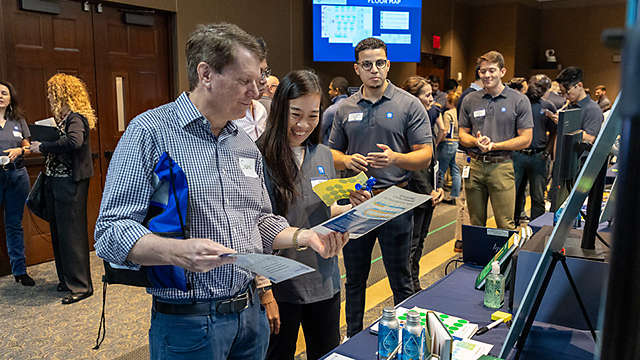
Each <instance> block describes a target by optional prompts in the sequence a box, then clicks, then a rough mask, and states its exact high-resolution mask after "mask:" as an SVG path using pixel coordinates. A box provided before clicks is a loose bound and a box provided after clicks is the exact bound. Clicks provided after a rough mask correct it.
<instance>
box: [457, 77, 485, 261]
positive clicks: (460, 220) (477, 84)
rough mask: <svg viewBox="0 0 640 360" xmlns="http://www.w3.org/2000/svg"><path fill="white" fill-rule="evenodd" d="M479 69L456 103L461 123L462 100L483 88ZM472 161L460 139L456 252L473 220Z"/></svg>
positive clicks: (459, 249) (459, 248)
mask: <svg viewBox="0 0 640 360" xmlns="http://www.w3.org/2000/svg"><path fill="white" fill-rule="evenodd" d="M479 70H480V66H479V65H476V67H475V71H474V76H475V80H474V81H473V82H472V83H471V84H469V87H468V88H466V89H464V91H463V92H462V93H461V94H460V98H459V99H458V104H457V105H456V114H457V116H458V124H459V123H460V105H462V100H463V99H464V98H465V97H466V96H467V95H469V94H471V93H472V92H474V91H478V90H482V79H480V72H479ZM458 132H459V128H458ZM470 161H471V158H470V157H469V156H468V155H467V148H465V147H464V146H463V145H462V144H460V142H459V141H458V151H456V165H458V169H459V170H460V196H458V198H457V199H456V210H457V211H456V213H457V218H456V230H455V238H456V242H455V245H454V247H453V251H455V252H462V225H470V224H471V220H470V219H469V210H468V208H467V195H466V191H465V179H466V178H468V177H469V170H468V169H469V163H470ZM465 168H466V169H467V171H465Z"/></svg>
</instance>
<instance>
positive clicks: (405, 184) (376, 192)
mask: <svg viewBox="0 0 640 360" xmlns="http://www.w3.org/2000/svg"><path fill="white" fill-rule="evenodd" d="M407 185H409V182H408V181H403V182H401V183H399V184H394V185H391V186H397V187H401V188H406V187H407ZM391 186H387V187H383V188H376V189H372V190H371V192H372V193H373V195H374V196H375V195H378V194H380V193H381V192H383V191H385V190H387V189H388V188H390V187H391Z"/></svg>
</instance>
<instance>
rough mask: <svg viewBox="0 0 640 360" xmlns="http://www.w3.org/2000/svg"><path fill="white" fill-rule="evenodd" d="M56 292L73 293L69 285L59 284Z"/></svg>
mask: <svg viewBox="0 0 640 360" xmlns="http://www.w3.org/2000/svg"><path fill="white" fill-rule="evenodd" d="M56 291H60V292H63V291H71V289H69V288H68V287H67V285H65V283H58V286H56Z"/></svg>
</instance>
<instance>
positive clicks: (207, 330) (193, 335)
mask: <svg viewBox="0 0 640 360" xmlns="http://www.w3.org/2000/svg"><path fill="white" fill-rule="evenodd" d="M212 306H215V303H213V302H212ZM268 345H269V322H268V320H267V314H266V312H265V310H264V308H263V307H262V305H260V299H259V298H258V295H257V292H255V291H254V294H253V301H252V303H251V305H250V306H249V307H248V308H246V309H244V310H242V311H241V312H239V313H233V314H218V313H216V311H215V309H211V313H210V314H209V315H170V314H163V313H159V312H156V311H153V310H152V311H151V329H149V351H150V353H151V359H154V360H155V359H158V360H160V359H162V360H165V359H170V360H171V359H189V360H200V359H203V360H204V359H207V360H214V359H215V360H218V359H220V360H222V359H255V360H263V359H264V357H265V355H266V354H267V346H268Z"/></svg>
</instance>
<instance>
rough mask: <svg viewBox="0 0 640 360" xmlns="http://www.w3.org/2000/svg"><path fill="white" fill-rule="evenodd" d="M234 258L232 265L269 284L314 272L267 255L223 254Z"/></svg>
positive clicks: (296, 263)
mask: <svg viewBox="0 0 640 360" xmlns="http://www.w3.org/2000/svg"><path fill="white" fill-rule="evenodd" d="M221 256H228V257H232V258H235V259H236V261H235V262H234V263H233V264H234V265H238V266H239V267H241V268H243V269H246V270H249V271H251V272H254V273H256V274H258V275H262V276H264V277H266V278H267V279H269V280H271V282H274V283H279V282H281V281H285V280H288V279H291V278H294V277H296V276H300V275H302V274H307V273H310V272H314V271H316V270H315V269H314V268H312V267H310V266H307V265H305V264H302V263H299V262H297V261H295V260H292V259H289V258H286V257H283V256H277V255H268V254H223V255H221Z"/></svg>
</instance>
